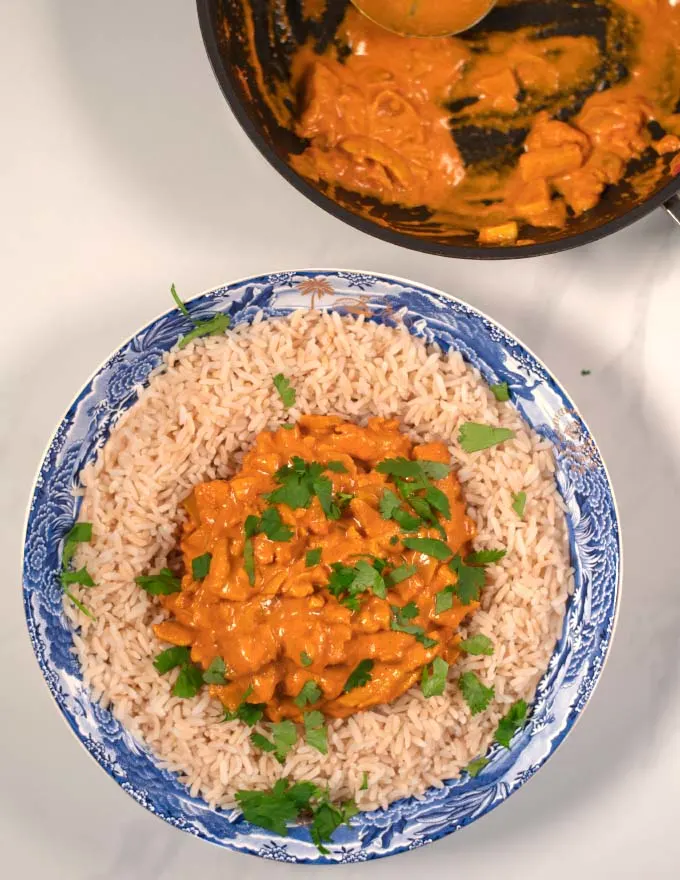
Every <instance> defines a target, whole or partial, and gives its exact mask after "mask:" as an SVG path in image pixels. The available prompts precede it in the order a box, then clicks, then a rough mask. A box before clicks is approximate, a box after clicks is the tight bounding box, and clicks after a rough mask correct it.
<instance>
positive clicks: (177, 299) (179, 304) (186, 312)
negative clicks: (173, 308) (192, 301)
mask: <svg viewBox="0 0 680 880" xmlns="http://www.w3.org/2000/svg"><path fill="white" fill-rule="evenodd" d="M170 295H171V296H172V298H173V299H174V300H175V303H176V304H177V308H178V309H179V310H180V312H181V313H182V314H183V315H185V317H187V318H189V320H191V317H190V315H189V309H188V308H187V307H186V306H185V305H184V303H183V302H182V300H181V298H180V295H179V294H178V293H177V289H176V287H175V285H174V284H171V285H170Z"/></svg>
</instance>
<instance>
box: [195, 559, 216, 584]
mask: <svg viewBox="0 0 680 880" xmlns="http://www.w3.org/2000/svg"><path fill="white" fill-rule="evenodd" d="M211 562H212V553H203V555H202V556H196V557H195V558H194V559H192V560H191V573H192V575H193V577H194V580H195V581H202V580H203V578H205V577H207V576H208V572H209V571H210V563H211Z"/></svg>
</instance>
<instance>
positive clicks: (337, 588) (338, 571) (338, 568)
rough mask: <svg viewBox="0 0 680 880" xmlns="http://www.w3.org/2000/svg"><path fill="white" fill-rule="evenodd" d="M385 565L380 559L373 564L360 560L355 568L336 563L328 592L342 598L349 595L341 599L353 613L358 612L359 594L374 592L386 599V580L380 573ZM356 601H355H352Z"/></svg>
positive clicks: (329, 580) (332, 566)
mask: <svg viewBox="0 0 680 880" xmlns="http://www.w3.org/2000/svg"><path fill="white" fill-rule="evenodd" d="M384 565H385V563H384V562H383V561H382V560H380V559H373V564H372V565H371V564H369V563H368V562H366V560H365V559H360V560H359V562H357V564H356V565H355V566H353V567H350V566H348V565H343V564H342V563H340V562H334V563H333V564H332V565H331V575H330V578H329V579H328V590H329V591H330V592H331V593H332V594H333V595H334V596H335V597H336V598H340V597H341V596H342V594H343V593H347V594H348V595H347V596H346V597H345V598H343V599H341V602H342V603H343V604H344V605H347V607H348V608H351V609H352V610H353V611H356V610H358V607H359V605H358V600H357V599H356V596H357V594H359V593H362V592H365V591H366V590H369V589H370V590H372V591H373V593H375V595H376V596H379V597H380V598H383V599H384V598H385V596H386V595H387V589H386V586H385V580H384V578H383V577H382V575H381V573H380V571H381V570H382V568H384ZM351 600H355V601H351Z"/></svg>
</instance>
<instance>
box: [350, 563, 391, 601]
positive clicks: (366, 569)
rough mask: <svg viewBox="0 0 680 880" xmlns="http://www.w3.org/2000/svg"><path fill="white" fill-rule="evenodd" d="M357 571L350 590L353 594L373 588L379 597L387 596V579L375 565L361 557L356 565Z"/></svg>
mask: <svg viewBox="0 0 680 880" xmlns="http://www.w3.org/2000/svg"><path fill="white" fill-rule="evenodd" d="M354 570H355V572H356V574H355V577H354V580H353V581H352V584H351V587H350V592H351V593H353V594H356V593H359V592H364V591H365V590H371V591H372V592H373V593H374V594H375V595H376V596H378V598H380V599H384V598H385V597H386V596H387V589H386V587H385V581H384V579H383V577H382V575H381V574H380V572H379V571H378V570H377V569H376V568H375V563H374V565H369V563H368V562H366V560H365V559H360V560H359V561H358V562H357V564H356V565H355V567H354Z"/></svg>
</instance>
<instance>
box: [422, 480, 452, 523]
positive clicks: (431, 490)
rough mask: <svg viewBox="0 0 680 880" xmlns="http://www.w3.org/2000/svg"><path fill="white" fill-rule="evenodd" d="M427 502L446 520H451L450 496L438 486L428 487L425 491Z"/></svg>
mask: <svg viewBox="0 0 680 880" xmlns="http://www.w3.org/2000/svg"><path fill="white" fill-rule="evenodd" d="M425 501H427V503H428V504H429V505H430V507H434V509H435V510H437V511H439V513H441V515H442V516H443V517H444V519H451V505H450V503H449V499H448V496H447V495H445V493H444V492H442V490H441V489H438V488H437V487H436V486H428V487H427V489H426V490H425Z"/></svg>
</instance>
